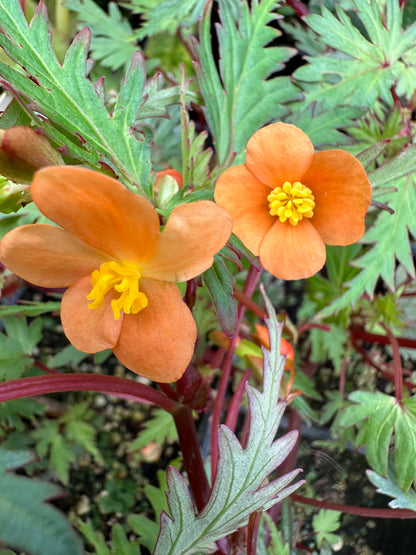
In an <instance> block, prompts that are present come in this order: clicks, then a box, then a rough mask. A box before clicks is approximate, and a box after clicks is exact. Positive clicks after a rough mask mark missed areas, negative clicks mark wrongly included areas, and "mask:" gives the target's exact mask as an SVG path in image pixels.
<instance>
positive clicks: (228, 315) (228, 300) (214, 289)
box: [204, 254, 237, 337]
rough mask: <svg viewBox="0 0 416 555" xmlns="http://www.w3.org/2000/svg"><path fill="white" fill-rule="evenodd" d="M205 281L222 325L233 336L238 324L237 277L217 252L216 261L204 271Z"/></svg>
mask: <svg viewBox="0 0 416 555" xmlns="http://www.w3.org/2000/svg"><path fill="white" fill-rule="evenodd" d="M204 283H205V285H206V286H207V288H208V291H209V293H210V295H211V298H212V302H213V304H214V308H215V312H216V313H217V316H218V319H219V321H220V324H221V327H222V329H223V331H224V333H225V335H227V336H228V337H232V335H233V334H234V331H235V328H236V325H237V302H236V300H235V298H234V287H235V278H234V276H233V274H232V273H231V272H230V270H229V269H228V268H227V266H226V265H225V262H224V261H223V259H222V258H221V257H220V256H219V255H218V254H216V255H215V256H214V263H213V265H212V266H211V268H209V269H208V270H207V271H206V272H205V273H204Z"/></svg>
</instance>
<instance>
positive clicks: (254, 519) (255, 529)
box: [247, 511, 261, 555]
mask: <svg viewBox="0 0 416 555" xmlns="http://www.w3.org/2000/svg"><path fill="white" fill-rule="evenodd" d="M260 521H261V513H260V512H257V511H256V512H255V513H251V515H250V518H249V520H248V526H247V555H256V554H257V536H258V533H259V527H260Z"/></svg>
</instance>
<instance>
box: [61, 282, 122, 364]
mask: <svg viewBox="0 0 416 555" xmlns="http://www.w3.org/2000/svg"><path fill="white" fill-rule="evenodd" d="M91 289H92V285H91V276H85V277H83V278H82V279H80V280H79V281H77V282H76V283H75V284H74V285H72V286H71V287H70V288H69V289H68V290H67V291H65V293H64V296H63V297H62V305H61V321H62V326H63V328H64V332H65V335H66V336H67V338H68V339H69V341H70V342H71V343H72V345H73V346H74V347H75V348H76V349H78V350H79V351H83V352H85V353H97V352H98V351H103V350H104V349H111V348H113V347H114V345H115V344H116V343H117V341H118V338H119V335H120V329H121V326H122V323H123V316H121V317H120V318H119V319H118V320H116V319H115V318H114V314H113V310H112V308H111V305H110V302H111V300H112V296H111V293H108V294H107V296H106V299H105V302H104V304H103V305H102V306H101V307H100V308H88V304H89V303H90V301H89V300H88V299H87V295H88V294H89V293H90V292H91ZM116 295H117V294H116Z"/></svg>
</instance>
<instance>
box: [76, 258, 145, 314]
mask: <svg viewBox="0 0 416 555" xmlns="http://www.w3.org/2000/svg"><path fill="white" fill-rule="evenodd" d="M140 277H141V275H140V272H139V270H138V268H137V266H135V265H134V264H129V263H119V262H115V261H111V262H104V263H103V264H101V266H100V269H99V270H95V271H94V272H93V273H92V275H91V285H92V290H91V293H90V294H89V295H88V296H87V299H88V300H89V301H92V302H91V303H90V304H89V305H88V308H100V306H102V304H103V302H104V297H105V295H106V294H107V293H108V292H109V291H111V290H112V289H114V290H115V291H117V292H118V293H121V294H120V296H119V298H118V299H113V300H112V301H111V308H112V309H113V313H114V318H115V319H116V320H118V319H119V318H120V312H121V311H123V312H124V313H125V314H137V313H138V312H140V310H142V309H143V308H145V307H146V306H147V304H148V300H147V297H146V295H145V294H144V293H142V292H141V291H139V280H140Z"/></svg>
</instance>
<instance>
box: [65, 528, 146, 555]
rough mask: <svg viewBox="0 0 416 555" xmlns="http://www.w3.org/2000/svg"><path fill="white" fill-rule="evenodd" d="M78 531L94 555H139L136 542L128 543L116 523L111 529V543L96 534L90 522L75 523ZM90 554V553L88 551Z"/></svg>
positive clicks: (124, 534) (138, 547)
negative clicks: (92, 548)
mask: <svg viewBox="0 0 416 555" xmlns="http://www.w3.org/2000/svg"><path fill="white" fill-rule="evenodd" d="M76 524H77V527H78V528H79V531H80V532H81V533H82V534H83V536H84V537H85V539H86V540H87V542H88V543H89V544H91V545H92V546H93V547H94V549H95V552H94V555H140V545H139V542H138V541H135V540H133V541H130V540H129V539H128V538H127V536H126V532H125V531H124V529H123V527H122V526H121V524H119V523H118V522H116V523H115V524H114V525H113V527H112V529H111V542H110V545H109V546H107V543H106V541H105V539H104V537H103V535H102V534H101V533H100V532H96V531H95V530H94V528H93V526H92V525H91V523H90V522H82V521H81V520H77V522H76ZM88 553H90V551H88Z"/></svg>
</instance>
